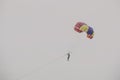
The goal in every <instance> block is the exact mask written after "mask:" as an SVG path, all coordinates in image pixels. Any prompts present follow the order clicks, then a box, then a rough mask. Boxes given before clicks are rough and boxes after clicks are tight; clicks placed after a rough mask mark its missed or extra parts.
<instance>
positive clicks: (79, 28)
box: [74, 22, 94, 39]
mask: <svg viewBox="0 0 120 80" xmlns="http://www.w3.org/2000/svg"><path fill="white" fill-rule="evenodd" d="M74 30H75V31H77V32H79V33H81V32H86V33H87V37H88V38H89V39H92V38H93V36H94V30H93V28H92V27H90V26H88V25H87V24H86V23H84V22H77V23H76V25H75V26H74Z"/></svg>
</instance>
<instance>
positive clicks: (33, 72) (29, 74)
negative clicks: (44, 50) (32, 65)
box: [16, 53, 68, 80]
mask: <svg viewBox="0 0 120 80" xmlns="http://www.w3.org/2000/svg"><path fill="white" fill-rule="evenodd" d="M66 55H68V53H67V54H64V55H62V56H59V57H57V58H55V59H53V60H51V61H50V62H48V63H46V64H44V65H43V66H39V67H38V68H36V69H34V70H33V71H31V72H29V73H26V74H24V75H23V76H21V77H19V78H17V79H16V80H22V79H24V78H26V77H29V76H31V75H32V74H35V73H36V72H37V71H39V70H41V68H45V67H47V66H48V65H51V64H53V63H55V62H57V61H58V60H59V59H62V58H63V57H65V56H66Z"/></svg>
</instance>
